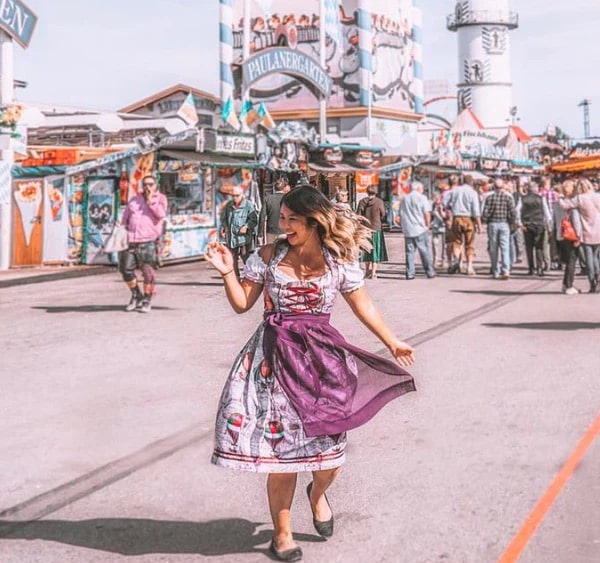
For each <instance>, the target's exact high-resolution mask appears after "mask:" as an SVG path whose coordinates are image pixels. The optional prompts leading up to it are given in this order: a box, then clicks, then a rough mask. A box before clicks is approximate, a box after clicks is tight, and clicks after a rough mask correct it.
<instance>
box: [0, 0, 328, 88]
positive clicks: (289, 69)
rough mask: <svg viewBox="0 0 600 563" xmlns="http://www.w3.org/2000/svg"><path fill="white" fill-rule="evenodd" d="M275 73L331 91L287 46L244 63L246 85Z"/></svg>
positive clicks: (317, 70) (313, 65) (312, 64)
mask: <svg viewBox="0 0 600 563" xmlns="http://www.w3.org/2000/svg"><path fill="white" fill-rule="evenodd" d="M0 1H1V0H0ZM275 73H280V74H288V75H291V76H294V77H296V78H298V80H300V81H301V82H302V83H304V84H306V86H308V87H309V88H311V90H313V91H316V92H318V93H319V94H320V95H321V97H328V96H329V94H330V93H331V78H329V76H327V72H326V70H325V69H324V68H322V67H321V65H320V64H319V62H318V61H316V60H315V59H313V58H311V57H309V56H308V55H306V54H304V53H301V52H299V51H295V50H294V49H288V48H287V47H274V48H272V49H265V50H264V51H260V52H259V53H257V54H256V55H253V56H251V57H249V58H248V59H246V60H245V61H244V62H243V64H242V76H243V80H244V86H245V87H248V86H250V84H253V83H254V82H256V81H257V80H260V79H261V78H264V77H265V76H268V75H270V74H275Z"/></svg>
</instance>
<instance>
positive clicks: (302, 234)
mask: <svg viewBox="0 0 600 563" xmlns="http://www.w3.org/2000/svg"><path fill="white" fill-rule="evenodd" d="M279 228H280V229H281V230H282V231H283V232H284V233H285V235H286V237H287V241H288V243H289V244H290V246H296V245H302V244H304V243H305V242H306V241H307V240H309V239H310V238H311V237H313V236H315V235H316V234H317V230H316V229H315V228H313V227H310V226H309V225H308V220H307V218H306V217H303V216H302V215H298V214H297V213H294V212H293V211H292V210H291V209H289V208H288V207H286V206H285V205H282V206H281V210H280V212H279Z"/></svg>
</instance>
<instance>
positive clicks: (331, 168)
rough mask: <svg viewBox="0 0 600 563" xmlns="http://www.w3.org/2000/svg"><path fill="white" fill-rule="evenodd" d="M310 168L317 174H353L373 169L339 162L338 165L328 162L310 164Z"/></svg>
mask: <svg viewBox="0 0 600 563" xmlns="http://www.w3.org/2000/svg"><path fill="white" fill-rule="evenodd" d="M308 167H309V168H310V169H311V170H314V171H315V172H323V173H325V174H353V173H354V172H369V171H371V170H372V169H371V168H361V167H360V166H352V165H351V164H347V163H346V162H338V163H337V164H329V163H327V162H321V161H315V162H309V163H308Z"/></svg>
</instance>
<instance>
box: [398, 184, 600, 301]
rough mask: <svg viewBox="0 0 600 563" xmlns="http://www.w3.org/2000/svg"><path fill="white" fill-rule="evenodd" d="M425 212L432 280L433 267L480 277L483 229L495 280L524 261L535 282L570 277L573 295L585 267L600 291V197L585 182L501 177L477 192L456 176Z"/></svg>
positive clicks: (566, 285) (566, 286)
mask: <svg viewBox="0 0 600 563" xmlns="http://www.w3.org/2000/svg"><path fill="white" fill-rule="evenodd" d="M413 184H416V185H417V188H416V189H417V190H418V189H421V188H420V186H419V183H418V182H414V183H413ZM414 189H415V188H414V186H413V190H414ZM407 198H408V196H407V197H405V198H404V199H405V200H406V199H407ZM403 203H404V202H403ZM403 207H404V205H403V206H401V212H402V209H403ZM408 207H410V206H408ZM423 213H424V214H425V216H426V219H425V221H426V222H427V223H428V225H429V229H428V230H429V231H430V234H431V237H430V244H429V245H422V246H423V247H424V248H423V254H422V255H425V256H424V257H423V267H424V269H425V271H426V272H427V273H428V275H429V274H430V267H429V264H430V263H431V262H433V263H434V266H435V267H436V268H442V269H445V268H447V272H448V273H449V274H456V273H458V272H461V271H463V272H465V273H466V274H468V275H475V274H476V271H475V268H474V266H473V257H474V255H475V237H476V236H478V234H480V233H482V232H483V229H484V226H485V229H486V231H487V250H488V253H489V260H490V269H489V275H491V276H492V277H493V278H495V279H503V280H508V279H510V276H511V272H512V270H513V267H514V265H515V264H518V263H520V262H523V258H525V259H526V266H527V273H528V275H530V276H544V275H545V273H546V272H547V271H548V270H551V269H552V270H564V278H563V292H564V293H566V294H568V295H574V294H576V293H579V290H578V289H577V288H575V287H574V275H575V269H576V265H577V262H579V263H580V269H581V272H582V273H584V274H586V275H587V277H588V280H589V286H590V287H589V291H590V293H596V292H598V291H599V277H600V270H599V269H598V263H599V258H600V191H599V189H598V185H597V184H594V183H592V182H591V181H590V180H589V179H587V178H584V177H581V178H575V179H568V180H565V181H562V182H554V183H553V182H552V179H551V178H550V177H541V178H536V179H533V180H528V181H526V182H520V183H518V184H517V183H516V182H514V181H512V180H505V179H502V178H495V179H493V180H490V181H486V182H480V183H479V184H477V185H476V184H475V183H474V182H473V180H472V178H471V177H470V176H468V175H465V176H464V177H463V178H462V180H461V179H460V178H459V177H458V176H457V175H452V176H450V177H449V178H448V181H447V182H440V183H439V185H438V189H437V190H436V192H435V193H434V195H433V197H432V199H431V201H429V202H428V206H427V207H425V208H424V210H423ZM427 214H430V218H427ZM407 220H408V219H407V218H403V220H402V225H403V228H405V227H404V224H405V222H406V221H407ZM408 221H409V223H410V220H408ZM408 261H409V259H408V252H407V263H408ZM407 277H410V276H409V268H408V265H407Z"/></svg>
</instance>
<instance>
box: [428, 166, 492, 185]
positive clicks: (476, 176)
mask: <svg viewBox="0 0 600 563" xmlns="http://www.w3.org/2000/svg"><path fill="white" fill-rule="evenodd" d="M417 168H419V169H420V170H424V171H425V172H431V173H432V174H462V175H463V176H471V178H473V180H474V181H476V182H485V181H486V180H489V176H486V175H485V174H483V173H482V172H479V171H478V170H459V169H457V168H450V167H449V166H438V165H436V164H421V165H418V166H417Z"/></svg>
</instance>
